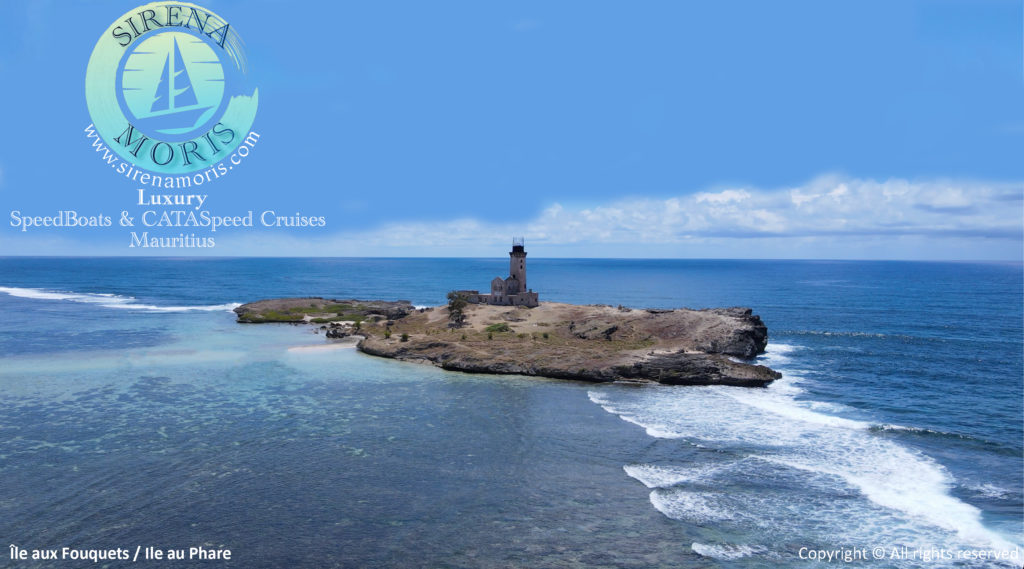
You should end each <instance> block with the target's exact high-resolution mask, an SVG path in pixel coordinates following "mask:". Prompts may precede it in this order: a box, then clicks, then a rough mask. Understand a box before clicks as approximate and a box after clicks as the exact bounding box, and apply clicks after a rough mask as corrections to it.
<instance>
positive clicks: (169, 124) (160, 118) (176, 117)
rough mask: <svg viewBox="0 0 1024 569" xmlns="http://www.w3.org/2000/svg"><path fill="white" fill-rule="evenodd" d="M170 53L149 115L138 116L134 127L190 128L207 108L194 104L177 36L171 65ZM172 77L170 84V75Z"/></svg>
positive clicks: (194, 97) (157, 128) (158, 128)
mask: <svg viewBox="0 0 1024 569" xmlns="http://www.w3.org/2000/svg"><path fill="white" fill-rule="evenodd" d="M171 65H172V63H171V54H168V55H167V59H166V60H165V61H164V70H163V73H162V74H161V75H160V82H159V83H157V86H156V93H154V94H153V105H152V106H151V107H150V109H149V112H151V113H154V114H151V115H150V116H148V117H139V118H138V119H137V120H136V122H137V123H138V125H137V126H142V125H147V126H149V127H150V128H153V129H156V130H167V129H180V128H190V127H192V126H195V123H196V121H197V120H198V119H199V117H200V116H202V114H203V113H205V112H206V111H207V110H209V109H210V107H197V105H198V101H197V100H196V93H195V90H194V89H193V88H192V79H191V78H190V77H189V76H188V68H187V67H185V60H184V59H183V58H182V57H181V50H180V49H178V39H177V38H174V62H173V65H174V66H173V67H171ZM172 77H173V85H172V81H171V78H172Z"/></svg>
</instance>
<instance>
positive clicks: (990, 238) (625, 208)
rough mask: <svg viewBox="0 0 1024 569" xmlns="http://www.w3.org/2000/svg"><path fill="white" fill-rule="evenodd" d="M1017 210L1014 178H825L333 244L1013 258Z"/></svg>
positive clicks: (441, 225)
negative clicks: (517, 242)
mask: <svg viewBox="0 0 1024 569" xmlns="http://www.w3.org/2000/svg"><path fill="white" fill-rule="evenodd" d="M1022 208H1024V184H1021V183H984V182H956V181H925V182H918V181H908V180H903V179H892V180H886V181H875V180H864V179H849V178H841V177H838V176H826V177H820V178H817V179H815V180H813V181H811V182H809V183H807V184H804V185H801V186H799V187H793V188H781V189H773V190H763V189H757V188H749V187H744V188H723V189H718V190H715V191H702V192H697V193H693V194H689V195H680V196H676V197H668V198H660V199H651V198H630V199H621V200H618V201H615V202H612V203H607V204H602V205H596V206H589V207H588V206H570V205H561V204H557V203H556V204H553V205H551V206H550V207H548V208H546V209H545V210H543V211H542V212H541V213H540V215H538V216H537V217H536V218H534V219H531V220H526V221H522V222H519V223H485V222H481V221H477V220H473V219H461V220H451V221H443V222H435V223H424V222H415V223H392V224H386V225H384V226H382V227H380V228H378V229H375V230H372V231H364V232H358V233H350V234H343V235H341V237H343V240H342V241H339V242H337V243H336V246H337V247H339V248H342V249H345V250H351V247H350V246H349V245H345V244H344V242H347V243H349V244H351V243H358V244H359V246H360V247H362V248H363V249H364V250H367V251H376V252H378V253H379V252H384V251H388V250H392V249H394V250H407V251H409V252H411V253H412V252H418V254H427V255H429V254H431V252H430V251H431V250H433V251H434V252H435V253H434V254H438V255H458V254H460V253H459V251H463V252H465V253H464V254H469V255H475V254H487V253H485V252H484V251H482V249H486V250H488V251H491V253H490V254H494V253H493V247H496V246H504V245H505V244H506V243H505V242H506V241H508V238H509V237H510V236H512V235H525V236H526V237H527V239H528V242H529V243H531V244H532V245H534V248H538V247H539V248H547V249H550V250H551V251H554V252H556V254H557V255H559V256H609V255H607V254H606V253H608V252H611V253H612V254H613V255H614V256H626V257H643V256H696V257H701V256H726V257H790V256H811V257H815V258H847V257H850V258H946V259H951V258H956V259H964V258H985V259H994V258H1008V259H1019V258H1020V253H1019V251H1020V250H1021V242H1022V232H1024V222H1022V216H1024V210H1022ZM937 247H941V248H942V249H943V250H936V248H937ZM893 248H895V249H893ZM886 250H890V251H891V252H898V253H899V255H898V256H896V257H890V256H888V255H885V254H884V253H886ZM787 251H790V252H792V253H793V254H786V253H787ZM915 251H916V253H915ZM562 253H565V255H562ZM704 253H711V254H704ZM762 253H767V254H762ZM830 253H834V254H830ZM986 253H990V254H986ZM794 254H795V255H794ZM950 255H953V256H950Z"/></svg>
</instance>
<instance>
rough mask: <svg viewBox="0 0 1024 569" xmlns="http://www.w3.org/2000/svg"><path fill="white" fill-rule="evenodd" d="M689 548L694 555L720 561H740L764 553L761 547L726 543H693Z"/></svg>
mask: <svg viewBox="0 0 1024 569" xmlns="http://www.w3.org/2000/svg"><path fill="white" fill-rule="evenodd" d="M690 548H691V549H693V551H694V553H697V554H699V555H702V556H704V557H711V558H714V559H720V560H722V561H732V560H734V559H742V558H744V557H750V556H751V555H757V554H760V553H764V552H765V548H763V547H761V546H750V545H732V544H728V543H724V544H721V545H713V544H709V543H697V542H694V543H693V545H691V546H690Z"/></svg>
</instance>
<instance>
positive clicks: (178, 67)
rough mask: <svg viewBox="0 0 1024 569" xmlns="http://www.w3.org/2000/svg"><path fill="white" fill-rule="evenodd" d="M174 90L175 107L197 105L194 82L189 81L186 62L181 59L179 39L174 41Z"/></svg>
mask: <svg viewBox="0 0 1024 569" xmlns="http://www.w3.org/2000/svg"><path fill="white" fill-rule="evenodd" d="M174 90H175V91H176V94H175V95H174V106H175V107H190V106H192V105H195V104H196V102H197V101H196V93H195V91H193V90H192V80H191V79H189V76H188V70H187V69H185V62H184V60H182V59H181V51H179V50H178V40H177V38H175V40H174Z"/></svg>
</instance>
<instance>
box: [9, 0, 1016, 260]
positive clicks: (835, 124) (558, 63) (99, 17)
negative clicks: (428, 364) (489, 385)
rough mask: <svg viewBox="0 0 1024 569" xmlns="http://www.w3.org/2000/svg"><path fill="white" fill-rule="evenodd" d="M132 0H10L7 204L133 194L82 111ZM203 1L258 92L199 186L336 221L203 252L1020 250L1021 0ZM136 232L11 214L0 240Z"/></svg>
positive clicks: (250, 236) (218, 206) (108, 202)
mask: <svg viewBox="0 0 1024 569" xmlns="http://www.w3.org/2000/svg"><path fill="white" fill-rule="evenodd" d="M140 3H141V2H138V3H137V2H135V1H131V2H121V1H116V2H115V1H110V2H74V3H72V2H57V1H51V2H45V1H32V2H29V1H23V0H8V1H7V2H5V3H4V17H3V18H0V84H3V85H4V88H3V89H0V117H2V119H3V125H4V135H3V136H2V137H0V205H2V208H0V211H2V212H3V214H4V219H5V220H6V219H7V214H8V213H9V211H11V210H15V209H16V210H19V211H21V212H22V213H23V214H32V215H52V213H53V212H54V211H56V210H57V209H74V210H76V211H78V212H79V213H82V214H87V215H92V214H95V213H100V212H103V213H105V214H107V215H114V214H116V212H118V211H120V210H122V209H129V210H133V211H135V210H141V208H137V207H134V206H133V205H132V204H133V203H134V198H135V192H136V189H137V186H136V185H133V184H131V183H130V182H128V181H126V180H124V179H122V178H119V177H117V176H115V175H113V174H112V173H111V171H110V169H109V168H106V167H104V166H103V165H102V163H101V162H100V161H99V160H97V158H96V157H95V155H94V154H93V153H91V152H90V150H89V148H88V143H87V142H86V141H85V138H84V135H83V134H82V129H83V128H84V127H85V126H86V125H87V124H89V122H90V118H89V114H88V110H87V109H86V105H85V97H84V77H85V68H86V64H87V62H88V59H89V54H90V52H91V51H92V48H93V46H94V45H95V43H96V41H97V40H98V39H99V36H100V34H102V33H103V31H104V30H105V29H106V27H107V26H108V25H110V23H111V22H113V21H114V20H115V19H116V18H118V17H119V16H120V15H121V14H122V13H124V12H127V11H129V10H131V9H132V8H134V7H136V6H137V5H139V4H140ZM199 4H201V5H203V6H206V7H208V8H210V9H211V10H214V11H216V12H217V13H218V14H220V15H221V16H223V17H224V18H226V19H227V20H228V21H229V22H230V23H231V25H232V26H233V27H234V29H236V30H237V31H238V33H239V34H241V36H242V38H243V39H244V40H245V42H246V47H247V49H248V55H249V58H250V61H251V65H252V72H253V78H254V80H255V83H256V84H257V86H258V87H259V89H260V108H259V112H258V114H257V116H256V121H255V124H254V127H253V129H254V130H256V131H257V132H259V133H260V134H261V139H260V143H259V146H258V147H257V148H256V149H255V150H254V152H253V155H252V156H251V158H250V159H249V160H248V161H247V162H246V163H245V165H244V167H242V168H239V169H238V171H237V172H233V173H232V175H231V176H230V177H227V178H225V179H223V180H220V181H217V182H216V183H212V184H208V185H205V186H204V187H203V192H204V193H209V194H210V198H209V204H210V205H209V208H210V209H211V210H215V212H217V213H234V212H236V211H244V210H248V209H254V210H256V211H257V213H258V212H259V211H261V210H264V209H276V210H279V211H286V212H289V213H294V212H300V213H303V214H307V215H323V216H325V217H326V219H327V227H326V228H323V229H316V230H310V229H306V230H295V231H287V230H281V229H275V230H270V229H259V228H257V229H254V230H245V231H235V232H223V233H220V232H219V233H218V234H217V243H218V245H217V247H216V248H215V249H214V250H212V251H206V252H202V253H203V254H209V253H213V254H220V255H282V254H283V255H288V254H302V255H326V256H334V255H427V256H462V255H470V256H477V255H499V256H500V255H503V254H504V252H505V248H506V245H507V243H506V242H507V241H508V240H509V238H510V236H511V235H512V234H525V235H526V237H527V240H528V244H529V246H530V251H531V253H533V254H534V255H536V256H552V257H555V256H580V257H600V256H616V257H652V256H654V257H736V258H780V257H802V258H908V259H935V258H947V259H1009V260H1020V258H1021V254H1022V235H1021V233H1022V229H1021V226H1022V188H1024V160H1022V159H1021V157H1022V156H1024V62H1022V51H1024V47H1022V46H1024V41H1022V22H1024V13H1022V4H1021V2H1019V1H963V2H946V1H937V0H933V1H927V2H909V1H907V2H870V1H868V2H865V1H856V2H853V1H847V2H842V1H836V2H710V1H708V2H679V1H664V2H657V1H654V2H644V3H626V2H593V1H587V2H582V1H579V2H550V1H545V2H515V3H512V2H507V3H491V2H469V1H466V2H386V3H382V2H358V3H357V2H327V1H322V2H316V1H311V2H268V1H253V0H246V1H245V2H241V1H227V0H217V1H213V2H199ZM168 233H169V234H170V232H168ZM173 234H175V235H176V234H177V232H174V233H173ZM126 235H127V233H126V231H125V230H124V229H120V228H116V227H115V228H112V229H109V230H80V231H69V230H66V229H65V230H39V231H30V232H25V233H23V232H19V231H17V230H15V229H14V228H11V227H10V226H9V224H8V223H6V222H5V223H4V224H3V226H2V228H0V254H67V255H76V254H117V255H121V254H138V253H136V250H131V249H128V248H127V243H128V239H127V237H126ZM147 253H148V254H154V253H155V251H152V250H149V251H147ZM164 253H172V254H176V255H182V254H186V255H188V254H199V253H195V251H188V250H176V251H164Z"/></svg>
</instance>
